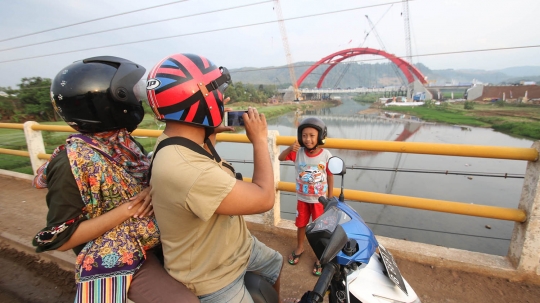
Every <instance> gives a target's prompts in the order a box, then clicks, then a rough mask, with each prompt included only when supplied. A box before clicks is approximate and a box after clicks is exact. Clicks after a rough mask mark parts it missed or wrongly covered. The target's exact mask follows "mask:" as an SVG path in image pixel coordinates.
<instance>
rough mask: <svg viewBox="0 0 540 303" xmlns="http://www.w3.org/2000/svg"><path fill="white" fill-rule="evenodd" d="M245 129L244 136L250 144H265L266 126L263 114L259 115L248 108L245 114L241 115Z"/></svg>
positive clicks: (253, 109) (251, 108) (254, 110)
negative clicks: (260, 142)
mask: <svg viewBox="0 0 540 303" xmlns="http://www.w3.org/2000/svg"><path fill="white" fill-rule="evenodd" d="M242 118H244V124H245V127H246V135H247V137H248V139H249V141H251V143H256V142H259V141H262V142H265V143H266V140H267V136H268V126H267V125H266V118H265V117H264V114H259V112H258V111H257V109H256V108H253V107H250V108H249V109H248V111H247V113H244V114H243V115H242Z"/></svg>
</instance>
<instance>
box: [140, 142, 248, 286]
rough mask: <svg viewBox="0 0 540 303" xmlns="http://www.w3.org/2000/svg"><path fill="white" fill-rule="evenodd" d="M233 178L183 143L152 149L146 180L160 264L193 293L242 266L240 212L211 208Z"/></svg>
mask: <svg viewBox="0 0 540 303" xmlns="http://www.w3.org/2000/svg"><path fill="white" fill-rule="evenodd" d="M165 138H167V136H166V135H164V134H162V135H161V136H160V137H159V138H158V141H157V142H156V146H157V144H158V143H159V142H160V141H161V140H163V139H165ZM236 181H237V180H236V179H235V178H234V177H232V176H231V175H230V174H228V173H227V172H225V171H224V170H222V168H221V167H220V165H219V164H218V163H217V162H215V161H214V160H212V159H210V158H208V157H207V156H205V155H201V154H199V153H197V152H195V151H193V150H191V149H189V148H187V147H184V146H180V145H169V146H166V147H164V148H162V149H161V150H160V151H159V152H158V153H157V154H155V159H154V162H153V168H152V179H151V181H150V184H151V185H152V191H151V195H152V204H153V205H154V212H155V215H156V219H157V221H158V225H159V229H160V231H161V242H162V244H163V253H164V257H165V269H166V270H167V271H168V272H169V274H170V275H171V276H173V277H174V278H175V279H176V280H178V281H180V282H182V283H184V284H185V285H186V286H187V287H188V288H189V289H190V290H191V291H193V292H194V293H195V294H196V295H197V296H201V295H205V294H209V293H212V292H215V291H218V290H220V289H221V288H223V287H225V286H227V285H228V284H230V283H231V282H233V281H234V280H235V279H236V278H238V277H239V276H240V275H241V274H242V273H243V271H244V270H245V268H246V267H247V263H248V260H249V256H250V254H251V245H252V242H253V238H252V237H251V234H250V233H249V230H248V229H247V226H246V223H245V221H244V218H243V216H229V215H218V214H216V213H215V211H216V209H217V208H218V207H219V205H220V203H221V201H223V199H224V198H225V197H226V196H227V195H228V194H229V192H230V191H231V190H232V188H233V187H234V185H235V184H236Z"/></svg>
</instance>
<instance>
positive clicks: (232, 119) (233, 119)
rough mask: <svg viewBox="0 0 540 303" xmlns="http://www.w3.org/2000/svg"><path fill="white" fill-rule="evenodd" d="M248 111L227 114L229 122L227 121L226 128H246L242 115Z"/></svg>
mask: <svg viewBox="0 0 540 303" xmlns="http://www.w3.org/2000/svg"><path fill="white" fill-rule="evenodd" d="M245 112H247V111H243V110H242V111H232V112H225V114H226V115H227V120H226V121H225V123H226V124H225V126H244V118H242V115H243V114H244V113H245Z"/></svg>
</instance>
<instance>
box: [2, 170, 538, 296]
mask: <svg viewBox="0 0 540 303" xmlns="http://www.w3.org/2000/svg"><path fill="white" fill-rule="evenodd" d="M0 188H1V191H0V207H1V209H2V211H1V212H0V232H1V234H0V243H1V244H2V246H5V245H8V246H11V247H13V248H16V249H18V250H21V251H24V252H26V253H28V254H31V255H33V254H34V253H33V248H32V247H31V240H32V237H33V236H34V235H35V233H36V232H37V231H39V230H40V229H41V228H42V227H43V226H44V224H45V215H46V212H47V207H46V205H45V195H46V190H37V189H34V188H32V187H31V182H30V181H29V180H24V179H17V178H13V177H7V176H3V175H0ZM250 229H251V231H252V233H253V234H254V235H256V236H257V237H258V238H259V239H260V240H261V241H262V242H264V243H266V244H267V245H268V246H270V247H272V248H274V249H276V250H278V251H279V252H280V253H281V254H282V255H283V256H284V258H286V257H287V255H288V254H289V253H290V251H291V250H292V248H293V247H294V243H295V239H294V237H291V236H290V235H285V234H273V233H270V232H268V231H265V230H264V229H263V228H261V227H260V226H259V225H256V224H250ZM306 246H307V243H306ZM40 257H41V258H43V259H44V260H48V261H52V262H55V263H57V264H58V265H59V266H60V267H62V268H63V269H65V270H72V263H73V261H74V259H75V256H74V255H73V253H72V252H63V253H62V252H53V253H45V254H40ZM314 261H315V257H314V255H313V253H312V252H311V251H308V252H307V253H306V254H304V255H303V256H302V258H301V261H300V263H299V264H298V265H296V266H291V265H289V264H285V265H284V266H283V272H282V277H281V294H282V297H300V296H301V295H302V294H303V293H304V291H306V290H308V289H311V288H312V287H313V286H314V285H315V282H316V280H317V278H316V277H314V276H313V275H312V274H311V269H312V264H313V262H314ZM397 262H398V264H399V266H400V270H401V272H402V274H403V276H404V277H405V278H406V279H407V280H408V281H409V283H410V284H411V285H412V286H413V288H414V289H415V291H416V292H417V293H418V294H419V296H420V298H421V299H422V302H424V303H426V302H428V303H429V302H537V300H538V298H539V297H540V286H535V285H526V284H522V283H518V282H510V281H509V280H508V279H498V278H492V277H486V276H482V275H477V274H472V273H467V272H462V271H459V270H457V269H452V268H443V267H438V266H431V265H429V264H419V263H415V262H411V261H407V260H404V259H400V258H399V257H398V258H397ZM13 274H14V273H8V274H7V276H8V277H9V276H12V275H13ZM30 288H32V289H31V290H32V291H36V289H34V288H37V290H38V291H39V285H34V286H31V287H30ZM0 292H2V289H1V287H0ZM59 296H60V294H59Z"/></svg>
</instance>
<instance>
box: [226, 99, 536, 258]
mask: <svg viewBox="0 0 540 303" xmlns="http://www.w3.org/2000/svg"><path fill="white" fill-rule="evenodd" d="M368 107H369V104H360V103H357V102H355V101H353V100H351V99H349V98H344V99H343V104H342V105H340V106H337V107H333V108H325V109H321V110H317V111H311V112H309V111H307V112H305V113H302V114H301V115H300V116H297V115H296V114H295V113H290V114H286V115H283V116H280V117H277V118H274V119H271V120H269V121H268V129H269V130H277V131H279V134H280V135H283V136H296V125H297V124H298V122H299V121H301V120H302V119H303V118H306V117H312V116H315V117H319V118H321V119H322V120H323V121H324V122H325V123H326V125H327V127H328V137H330V138H345V139H361V140H386V141H406V142H429V143H451V144H471V145H487V146H510V147H531V145H532V143H533V142H532V141H530V140H525V139H517V138H513V137H510V136H508V135H505V134H502V133H498V132H495V131H493V130H491V129H485V128H476V127H459V126H451V125H442V124H433V123H423V122H422V121H419V120H418V119H415V118H414V117H412V118H407V119H403V118H402V117H400V116H399V115H398V116H397V117H396V118H387V117H379V116H377V115H361V114H358V112H359V111H361V110H363V109H367V108H368ZM285 148H286V146H281V147H280V150H283V149H285ZM216 149H217V150H218V152H219V154H220V155H221V156H222V157H223V158H225V159H228V160H231V161H233V163H234V166H235V168H236V169H237V171H239V172H241V173H242V174H243V175H244V176H249V177H251V175H252V173H253V170H252V164H249V163H235V162H236V160H242V161H243V160H248V161H250V160H252V159H253V150H252V148H251V145H249V144H238V143H227V142H222V143H218V144H217V147H216ZM329 150H330V152H331V153H332V155H335V156H339V157H341V158H342V159H344V160H345V163H346V165H347V166H348V167H350V166H353V165H354V167H355V168H354V169H349V170H348V171H347V174H346V175H345V180H344V182H345V186H344V187H345V188H348V189H355V190H362V191H371V192H379V193H389V194H395V195H404V196H413V197H421V198H430V199H440V200H447V201H456V202H465V203H474V204H481V205H492V206H501V207H510V208H517V205H518V203H519V198H520V195H521V188H522V185H523V178H522V177H523V175H524V174H525V169H526V165H527V162H526V161H516V160H498V159H481V158H468V157H450V156H433V155H416V154H400V153H389V152H367V151H350V150H337V149H329ZM291 164H292V162H289V163H287V162H282V165H281V180H282V181H287V182H294V167H293V166H292V165H291ZM356 167H360V168H356ZM396 169H398V172H396V171H395V170H396ZM401 170H407V171H408V172H402V171H401ZM411 170H413V171H414V172H410V171H411ZM445 171H449V172H454V173H466V174H467V175H460V174H458V175H450V174H448V175H446V174H444V173H442V172H445ZM505 173H507V174H508V175H509V176H514V177H516V178H504V177H498V176H501V175H502V176H504V174H505ZM471 174H472V175H471ZM494 175H495V177H494ZM334 180H335V181H334V183H335V184H334V186H335V187H339V186H340V182H341V177H339V176H336V177H335V179H334ZM346 198H347V197H345V199H346ZM350 204H351V205H353V207H354V208H355V209H356V210H357V211H358V212H359V214H360V215H361V216H362V217H363V218H364V220H365V221H366V223H367V224H368V225H369V226H370V228H371V229H372V230H373V231H374V233H375V234H376V235H381V236H386V237H392V238H398V239H406V240H409V241H415V242H422V243H428V244H435V245H441V246H445V247H453V248H460V249H466V250H470V251H477V252H483V253H488V254H493V255H506V254H507V251H508V245H509V243H510V238H511V235H512V230H513V227H514V223H513V222H509V221H502V220H493V219H485V218H476V217H472V216H463V215H454V214H445V213H439V212H433V211H425V210H417V209H408V208H403V207H396V206H383V205H376V204H370V203H364V202H354V201H351V202H350ZM281 211H282V214H281V216H282V218H284V219H289V220H294V216H295V211H296V197H295V195H294V193H287V192H284V193H282V195H281ZM291 245H292V243H291Z"/></svg>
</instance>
